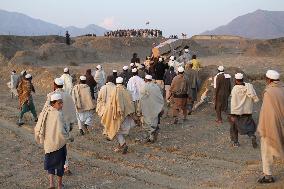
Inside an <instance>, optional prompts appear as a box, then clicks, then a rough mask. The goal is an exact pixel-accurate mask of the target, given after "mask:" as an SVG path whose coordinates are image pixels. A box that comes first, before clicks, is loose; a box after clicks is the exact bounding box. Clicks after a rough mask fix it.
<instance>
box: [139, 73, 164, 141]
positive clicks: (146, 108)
mask: <svg viewBox="0 0 284 189" xmlns="http://www.w3.org/2000/svg"><path fill="white" fill-rule="evenodd" d="M163 107H164V98H163V95H162V93H161V89H160V88H159V86H158V85H157V84H155V83H153V82H152V76H151V75H146V76H145V85H144V87H143V88H142V89H141V110H142V115H143V117H142V123H143V128H144V129H145V130H146V131H147V132H148V140H147V142H151V143H153V142H155V141H156V140H157V136H158V132H159V128H158V121H159V114H160V113H161V112H162V109H163Z"/></svg>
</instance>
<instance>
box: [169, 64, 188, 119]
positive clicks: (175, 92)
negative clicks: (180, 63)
mask: <svg viewBox="0 0 284 189" xmlns="http://www.w3.org/2000/svg"><path fill="white" fill-rule="evenodd" d="M188 91H189V84H188V81H187V80H186V78H185V76H184V68H183V67H179V68H178V75H177V76H176V77H174V79H173V81H172V84H171V87H170V97H173V116H174V124H177V123H178V115H179V112H180V111H182V113H183V120H184V121H186V117H187V107H186V105H187V99H188ZM167 100H169V99H167Z"/></svg>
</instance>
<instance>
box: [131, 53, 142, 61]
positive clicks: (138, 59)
mask: <svg viewBox="0 0 284 189" xmlns="http://www.w3.org/2000/svg"><path fill="white" fill-rule="evenodd" d="M130 62H131V63H134V64H136V63H139V64H140V58H138V54H137V53H133V57H132V58H131V61H130Z"/></svg>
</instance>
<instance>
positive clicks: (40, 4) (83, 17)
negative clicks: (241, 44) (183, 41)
mask: <svg viewBox="0 0 284 189" xmlns="http://www.w3.org/2000/svg"><path fill="white" fill-rule="evenodd" d="M0 9H4V10H8V11H14V12H20V13H24V14H27V15H29V16H31V17H34V18H39V19H42V20H44V21H47V22H51V23H54V24H58V25H61V26H69V25H73V26H78V27H85V26H86V25H88V24H97V25H100V26H103V27H105V28H107V29H118V28H119V29H120V28H146V27H147V28H158V29H161V30H163V31H164V33H165V34H166V35H170V34H180V33H182V32H183V33H187V34H189V35H194V34H198V33H201V32H204V31H205V30H209V29H214V28H215V27H218V26H220V25H224V24H227V23H228V22H229V21H231V20H232V19H233V18H235V17H237V16H240V15H243V14H247V13H249V12H253V11H255V10H257V9H263V10H274V11H283V10H284V0H139V1H137V0H0ZM146 21H150V25H149V26H146V25H145V23H146ZM0 24H1V23H0Z"/></svg>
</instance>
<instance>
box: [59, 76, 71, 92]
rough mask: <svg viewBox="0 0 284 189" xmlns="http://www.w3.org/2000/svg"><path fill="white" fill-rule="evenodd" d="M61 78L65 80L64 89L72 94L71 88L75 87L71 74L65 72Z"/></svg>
mask: <svg viewBox="0 0 284 189" xmlns="http://www.w3.org/2000/svg"><path fill="white" fill-rule="evenodd" d="M60 78H61V79H62V80H63V81H64V85H63V90H64V91H65V92H67V93H68V94H71V90H72V88H73V82H72V81H73V79H72V76H71V75H69V74H63V75H62V76H61V77H60Z"/></svg>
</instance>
